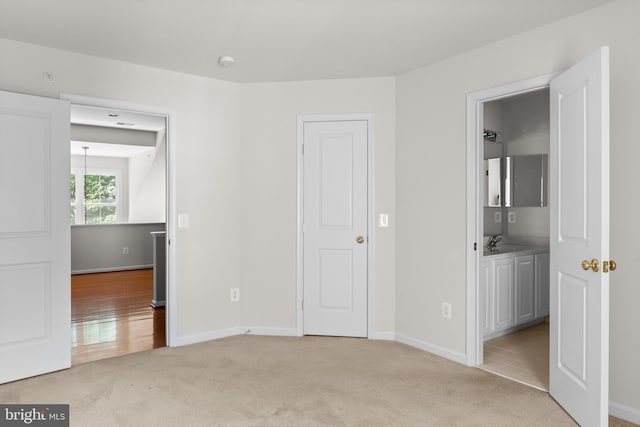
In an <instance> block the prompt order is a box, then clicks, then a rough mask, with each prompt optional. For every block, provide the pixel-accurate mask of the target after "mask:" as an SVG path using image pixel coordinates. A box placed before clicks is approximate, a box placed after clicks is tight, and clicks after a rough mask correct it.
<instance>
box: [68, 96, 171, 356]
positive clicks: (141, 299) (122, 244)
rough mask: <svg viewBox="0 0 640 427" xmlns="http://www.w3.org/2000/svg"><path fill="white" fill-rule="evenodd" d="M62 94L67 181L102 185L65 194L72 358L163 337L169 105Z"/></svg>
mask: <svg viewBox="0 0 640 427" xmlns="http://www.w3.org/2000/svg"><path fill="white" fill-rule="evenodd" d="M62 98H63V99H68V100H70V101H71V103H72V105H71V140H72V142H71V154H72V156H71V166H72V175H71V177H72V182H73V178H74V176H75V175H78V176H81V177H82V180H81V183H80V184H78V181H79V179H76V184H77V185H76V187H78V186H79V187H80V192H83V191H84V189H83V187H84V188H85V189H88V190H87V191H88V192H89V193H91V191H93V190H96V191H95V193H100V195H101V197H98V199H101V200H93V199H94V198H95V197H92V195H91V194H88V195H86V198H85V195H84V194H83V195H81V196H80V197H79V194H78V191H76V192H75V196H76V200H75V205H74V199H73V197H72V210H71V213H72V216H71V219H72V222H73V221H74V219H75V221H76V224H77V225H72V233H71V237H72V238H71V242H72V257H71V258H72V280H71V282H72V337H73V348H72V363H73V364H76V363H82V362H85V361H92V360H99V359H102V358H107V357H113V356H117V355H121V354H128V353H133V352H137V351H143V350H150V349H153V348H158V347H161V346H165V345H170V340H171V335H172V330H174V329H172V327H171V324H170V321H169V320H170V319H171V316H170V313H171V310H172V306H171V295H172V294H173V292H174V289H173V287H172V286H171V283H172V280H171V278H172V277H173V276H174V271H173V269H172V268H171V267H172V262H171V260H172V259H173V250H172V248H171V247H170V240H171V239H170V236H171V229H172V228H171V221H170V220H171V217H172V216H171V212H172V206H173V198H172V194H173V192H172V191H171V190H172V183H173V179H172V176H171V170H172V168H171V164H172V156H171V147H172V144H171V142H172V140H173V139H172V137H173V135H174V129H173V127H172V126H171V124H172V122H173V117H172V116H173V112H172V111H170V110H166V109H162V108H157V107H152V106H144V105H135V104H129V103H126V102H120V101H112V100H103V99H98V98H88V97H82V96H75V95H62ZM112 172H114V173H112ZM110 175H113V176H110ZM87 177H89V178H90V179H87ZM91 179H92V180H93V181H95V182H93V181H91ZM110 180H111V181H110ZM118 182H119V185H117V183H118ZM103 184H104V185H103ZM72 187H73V185H72ZM94 187H95V188H94ZM73 193H74V192H73V191H72V196H73V195H74V194H73ZM78 199H80V200H78ZM83 201H84V202H85V203H82V202H83ZM100 202H102V203H100ZM105 202H107V203H105ZM109 202H110V203H109ZM87 205H88V206H89V209H87V207H86V206H87ZM74 208H75V209H74ZM74 214H75V215H74ZM78 218H79V219H81V220H82V219H84V221H79V222H78ZM74 232H75V233H74ZM87 243H89V244H87ZM94 246H97V247H94ZM74 254H75V256H74ZM165 307H166V308H165Z"/></svg>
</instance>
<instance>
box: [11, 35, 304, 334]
mask: <svg viewBox="0 0 640 427" xmlns="http://www.w3.org/2000/svg"><path fill="white" fill-rule="evenodd" d="M0 54H1V55H2V58H3V61H2V62H3V65H2V67H0V89H2V90H9V91H14V92H22V93H28V94H34V95H41V96H49V97H53V98H58V97H59V96H60V93H61V92H66V93H74V94H82V95H88V96H95V97H104V98H112V99H120V100H124V101H128V102H133V103H141V104H150V105H157V106H161V107H166V108H171V109H174V110H175V112H176V131H177V135H176V141H174V143H175V155H176V158H175V167H176V169H175V173H176V186H177V189H176V194H175V197H176V203H177V209H178V212H180V213H189V214H190V216H191V218H190V219H191V228H189V229H179V230H177V231H176V236H175V239H174V241H173V243H174V244H175V245H176V249H177V256H176V258H177V259H176V267H177V268H176V270H177V280H176V283H174V285H175V286H176V287H177V300H176V301H174V303H175V304H176V306H175V307H176V308H177V319H176V320H177V334H178V337H186V336H193V335H196V334H200V333H202V334H206V333H208V332H210V331H212V330H219V329H223V328H227V327H233V326H237V325H242V324H244V323H245V320H244V319H243V318H242V313H241V311H240V310H239V309H238V307H237V306H233V307H232V306H231V305H230V303H229V287H231V286H232V285H235V284H236V283H237V276H238V272H239V271H242V270H243V269H245V268H247V265H246V262H244V258H243V256H242V250H243V242H241V241H240V240H239V239H238V235H239V234H241V232H242V230H243V227H244V224H243V222H242V221H241V219H240V218H239V216H238V208H239V206H241V205H242V200H243V196H242V193H243V191H242V188H240V187H239V185H240V184H239V183H240V182H241V179H240V178H241V172H240V167H239V165H240V164H241V163H242V157H241V150H240V149H241V145H240V143H239V137H238V134H239V127H238V119H239V105H238V103H237V86H236V85H235V84H232V83H227V82H221V81H216V80H212V79H206V78H200V77H195V76H191V75H187V74H181V73H176V72H169V71H165V70H159V69H153V68H149V67H143V66H138V65H134V64H130V63H125V62H119V61H113V60H107V59H101V58H96V57H91V56H87V55H80V54H75V53H70V52H65V51H61V50H56V49H50V48H45V47H41V46H35V45H30V44H25V43H18V42H13V41H9V40H0ZM45 71H50V72H53V73H54V74H55V76H56V79H55V81H53V82H47V81H45V80H44V79H43V77H42V74H43V73H44V72H45ZM203 183H206V184H207V185H206V186H204V185H203ZM176 228H177V227H176ZM291 310H294V308H293V307H292V308H291ZM270 313H271V309H269V308H268V307H267V308H266V309H265V317H267V318H268V317H269V316H270Z"/></svg>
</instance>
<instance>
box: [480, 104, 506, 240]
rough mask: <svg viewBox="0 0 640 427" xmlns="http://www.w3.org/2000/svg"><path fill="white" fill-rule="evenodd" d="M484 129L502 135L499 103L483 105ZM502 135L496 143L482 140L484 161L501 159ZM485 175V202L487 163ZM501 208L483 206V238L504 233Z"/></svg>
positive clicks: (501, 115) (502, 122)
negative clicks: (497, 217)
mask: <svg viewBox="0 0 640 427" xmlns="http://www.w3.org/2000/svg"><path fill="white" fill-rule="evenodd" d="M484 128H485V129H488V130H492V131H494V132H499V133H501V134H502V133H504V111H503V104H502V103H501V102H487V103H486V104H484ZM501 141H502V135H501V136H500V137H499V138H497V140H496V141H488V140H486V139H485V140H484V147H483V153H484V157H483V158H484V159H485V160H487V159H492V158H496V157H502V156H503V146H502V143H501ZM484 164H485V173H484V176H483V179H484V186H483V191H484V194H485V197H484V199H485V201H486V194H487V191H488V186H489V185H488V182H489V181H488V175H487V163H486V162H485V163H484ZM503 210H504V209H503V208H502V207H488V206H486V204H485V207H484V209H483V212H484V218H483V222H484V232H483V234H484V235H485V236H491V235H497V234H503V232H504V228H503V221H502V219H503V218H504V212H503ZM496 213H499V214H500V219H501V220H500V221H497V222H496V221H495V219H496V218H495V214H496Z"/></svg>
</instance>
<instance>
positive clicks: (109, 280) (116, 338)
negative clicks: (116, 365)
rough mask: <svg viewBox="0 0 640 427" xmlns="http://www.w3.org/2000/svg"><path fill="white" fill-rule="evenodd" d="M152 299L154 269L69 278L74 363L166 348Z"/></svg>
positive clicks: (160, 311) (162, 315)
mask: <svg viewBox="0 0 640 427" xmlns="http://www.w3.org/2000/svg"><path fill="white" fill-rule="evenodd" d="M152 298H153V270H152V269H146V270H130V271H118V272H111V273H94V274H81V275H74V276H71V335H72V349H71V363H72V365H75V364H78V363H84V362H91V361H94V360H100V359H106V358H109V357H114V356H121V355H123V354H129V353H135V352H138V351H144V350H151V349H153V348H158V347H164V346H165V345H166V342H165V309H164V308H157V309H153V308H152V307H151V306H150V305H149V304H150V303H151V299H152Z"/></svg>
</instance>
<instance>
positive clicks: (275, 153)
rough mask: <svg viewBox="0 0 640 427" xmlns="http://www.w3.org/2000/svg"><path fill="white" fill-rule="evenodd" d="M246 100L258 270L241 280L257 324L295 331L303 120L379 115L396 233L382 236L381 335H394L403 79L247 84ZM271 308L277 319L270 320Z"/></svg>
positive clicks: (247, 210)
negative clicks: (398, 97) (398, 86)
mask: <svg viewBox="0 0 640 427" xmlns="http://www.w3.org/2000/svg"><path fill="white" fill-rule="evenodd" d="M240 94H241V97H240V99H241V103H242V106H243V108H242V115H243V118H242V122H243V125H242V129H241V147H242V148H241V150H242V159H243V161H242V162H241V164H239V165H238V166H239V168H240V172H241V183H240V186H241V187H242V189H243V195H242V196H243V204H242V207H243V209H242V211H241V212H239V213H240V217H241V219H242V221H243V224H244V227H243V230H242V233H241V234H240V235H239V236H238V237H239V238H241V239H242V241H243V242H244V248H243V253H244V260H245V262H246V265H247V266H251V267H250V268H244V269H242V270H241V271H238V274H239V275H240V277H241V282H240V284H241V288H242V290H241V292H242V301H241V304H242V306H243V311H244V313H245V316H246V318H247V319H248V321H249V322H250V323H249V325H264V326H270V327H284V326H291V325H294V324H295V314H296V313H295V311H293V310H292V308H293V307H295V304H296V294H295V283H296V282H295V279H296V230H297V227H296V221H297V218H296V207H297V189H296V172H297V159H296V129H295V128H296V117H297V115H298V114H323V113H327V114H330V113H350V112H356V113H373V114H374V115H375V117H374V121H375V129H374V132H375V142H376V145H375V159H376V175H375V185H376V192H375V204H376V206H375V210H376V212H386V213H389V214H390V227H389V228H377V229H376V243H377V251H376V253H375V256H376V289H375V301H376V308H375V313H374V316H375V331H374V332H393V331H394V330H395V311H394V310H395V293H394V287H395V283H394V277H395V247H394V241H395V226H394V222H395V221H394V220H395V211H394V197H395V180H394V146H395V135H394V130H395V106H394V104H395V79H393V78H372V79H354V80H330V81H305V82H293V83H260V84H246V85H242V86H241V87H240ZM266 306H268V307H270V309H271V310H272V312H273V314H272V315H269V316H265V311H266V310H267V309H266ZM276 314H277V315H276Z"/></svg>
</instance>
